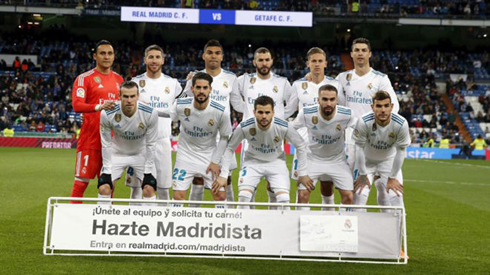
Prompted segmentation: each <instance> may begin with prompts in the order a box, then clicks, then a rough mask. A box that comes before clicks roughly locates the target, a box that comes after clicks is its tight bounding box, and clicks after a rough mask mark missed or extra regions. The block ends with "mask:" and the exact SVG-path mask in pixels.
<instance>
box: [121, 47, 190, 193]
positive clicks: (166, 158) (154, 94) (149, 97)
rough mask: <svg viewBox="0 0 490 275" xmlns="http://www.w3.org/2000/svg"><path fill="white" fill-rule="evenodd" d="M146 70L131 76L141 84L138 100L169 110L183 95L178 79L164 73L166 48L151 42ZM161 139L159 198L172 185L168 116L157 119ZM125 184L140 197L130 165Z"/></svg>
mask: <svg viewBox="0 0 490 275" xmlns="http://www.w3.org/2000/svg"><path fill="white" fill-rule="evenodd" d="M144 60H145V64H146V72H145V73H144V74H141V75H138V76H136V77H134V78H133V79H131V81H133V82H134V83H136V84H137V85H138V87H139V91H140V97H139V100H140V101H141V102H144V103H145V104H148V105H149V106H150V107H152V108H154V109H155V110H157V111H159V112H164V113H170V110H171V108H172V106H173V105H174V102H175V99H176V98H178V97H180V96H181V95H182V86H181V85H180V83H179V81H178V80H177V79H175V78H172V77H170V76H168V75H165V74H163V73H162V66H163V64H164V62H165V59H164V52H163V49H162V48H161V47H160V46H158V45H151V46H149V47H147V48H146V49H145V59H144ZM158 124H159V126H158V142H157V144H156V149H155V152H156V153H155V155H156V158H155V167H156V178H157V183H158V186H157V198H158V199H160V200H168V199H170V193H169V188H170V187H172V148H171V144H170V135H171V132H172V129H171V127H172V120H171V119H170V118H168V117H160V118H159V119H158ZM126 185H128V186H131V198H133V199H138V198H141V192H142V190H141V185H140V184H139V182H138V181H137V178H136V176H135V175H134V173H133V169H132V168H129V169H128V173H127V174H126Z"/></svg>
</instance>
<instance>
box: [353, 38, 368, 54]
mask: <svg viewBox="0 0 490 275" xmlns="http://www.w3.org/2000/svg"><path fill="white" fill-rule="evenodd" d="M355 44H366V45H367V46H368V49H369V51H371V43H370V42H369V40H368V39H367V38H364V37H359V38H356V39H354V41H353V42H352V47H351V51H352V50H354V45H355Z"/></svg>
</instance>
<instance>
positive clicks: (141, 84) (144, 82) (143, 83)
mask: <svg viewBox="0 0 490 275" xmlns="http://www.w3.org/2000/svg"><path fill="white" fill-rule="evenodd" d="M145 86H146V81H145V80H144V79H141V80H140V87H141V88H144V87H145Z"/></svg>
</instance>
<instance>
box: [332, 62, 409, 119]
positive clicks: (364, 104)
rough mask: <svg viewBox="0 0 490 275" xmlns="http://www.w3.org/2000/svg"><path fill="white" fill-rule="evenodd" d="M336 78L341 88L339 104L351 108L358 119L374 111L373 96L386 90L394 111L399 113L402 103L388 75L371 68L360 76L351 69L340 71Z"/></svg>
mask: <svg viewBox="0 0 490 275" xmlns="http://www.w3.org/2000/svg"><path fill="white" fill-rule="evenodd" d="M336 79H337V80H338V81H339V88H340V89H339V104H340V105H343V106H346V107H349V108H351V109H352V115H353V116H354V117H355V118H356V119H358V118H360V117H361V116H362V115H364V114H366V113H369V112H371V111H372V109H371V104H372V103H373V98H372V97H373V96H374V94H375V93H376V92H378V91H386V92H388V93H389V94H390V96H391V102H392V103H393V105H394V106H393V111H392V112H393V113H398V110H399V109H400V104H399V103H398V98H397V97H396V94H395V91H394V90H393V87H392V86H391V82H390V79H389V78H388V76H387V75H385V74H383V73H380V72H378V71H376V70H374V69H372V68H371V70H370V71H369V72H368V73H367V74H365V75H363V76H358V75H357V74H356V73H355V70H350V71H346V72H343V73H340V74H339V75H338V76H337V78H336Z"/></svg>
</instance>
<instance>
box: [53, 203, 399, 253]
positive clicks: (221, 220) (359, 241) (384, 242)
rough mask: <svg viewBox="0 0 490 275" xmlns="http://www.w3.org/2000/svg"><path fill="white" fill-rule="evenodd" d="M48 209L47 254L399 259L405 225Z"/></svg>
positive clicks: (209, 211)
mask: <svg viewBox="0 0 490 275" xmlns="http://www.w3.org/2000/svg"><path fill="white" fill-rule="evenodd" d="M52 206H53V207H52V217H51V222H50V223H49V222H48V223H47V230H46V232H47V235H46V236H48V235H49V239H48V240H46V241H45V245H46V246H45V249H46V250H50V251H55V250H56V251H98V252H102V251H107V252H130V253H165V254H166V253H179V254H181V253H183V254H192V255H204V254H220V255H235V256H236V255H241V256H247V255H248V256H251V255H255V256H276V257H277V256H280V257H284V256H293V257H294V256H301V257H303V256H306V257H339V256H341V257H347V258H374V259H392V260H393V259H399V253H400V247H401V240H402V238H401V229H402V228H403V227H402V226H401V222H402V219H401V218H400V215H393V214H389V213H380V212H376V213H369V212H368V213H362V212H335V211H332V212H330V211H289V210H285V211H282V210H255V209H252V210H239V209H219V208H186V207H170V206H168V207H164V206H154V207H150V206H134V205H97V204H69V203H64V204H63V203H54V204H53V205H52ZM49 215H51V214H50V213H49V210H48V217H49ZM48 221H49V218H48ZM48 232H49V233H48ZM46 250H45V251H46Z"/></svg>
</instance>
